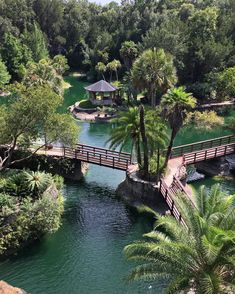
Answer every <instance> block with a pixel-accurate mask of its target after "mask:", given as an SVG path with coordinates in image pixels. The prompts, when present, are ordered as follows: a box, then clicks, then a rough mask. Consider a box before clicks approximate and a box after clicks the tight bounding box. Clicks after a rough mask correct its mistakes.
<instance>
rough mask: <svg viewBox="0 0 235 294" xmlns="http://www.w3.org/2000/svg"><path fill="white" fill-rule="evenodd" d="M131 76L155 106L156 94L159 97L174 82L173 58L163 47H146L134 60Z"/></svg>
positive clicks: (137, 86)
mask: <svg viewBox="0 0 235 294" xmlns="http://www.w3.org/2000/svg"><path fill="white" fill-rule="evenodd" d="M132 77H133V82H134V85H135V86H136V88H137V89H139V90H147V94H148V99H149V102H150V103H151V105H152V106H155V105H156V103H157V100H156V96H157V95H158V97H160V96H161V95H162V94H164V93H166V91H167V90H168V89H169V88H171V87H172V86H174V84H175V83H176V80H177V77H176V71H175V67H174V64H173V58H172V56H171V55H169V54H168V53H165V51H164V50H163V49H158V50H157V49H156V48H154V49H148V50H146V51H144V52H143V53H142V55H140V56H139V57H138V58H137V59H136V60H135V62H134V64H133V68H132Z"/></svg>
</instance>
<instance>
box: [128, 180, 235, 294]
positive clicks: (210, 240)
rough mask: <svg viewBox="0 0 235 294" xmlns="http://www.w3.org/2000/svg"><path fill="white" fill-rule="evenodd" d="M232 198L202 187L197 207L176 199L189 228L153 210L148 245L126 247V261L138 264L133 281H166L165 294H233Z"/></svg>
mask: <svg viewBox="0 0 235 294" xmlns="http://www.w3.org/2000/svg"><path fill="white" fill-rule="evenodd" d="M234 204H235V195H234V196H230V197H229V196H225V195H224V193H222V192H221V190H220V187H219V185H215V186H213V187H212V188H211V190H210V191H208V190H207V189H206V188H205V187H204V186H203V187H201V189H200V192H199V193H198V194H197V196H196V209H195V208H193V207H192V204H191V202H190V200H187V199H185V198H182V197H180V196H179V199H178V205H179V207H180V210H181V213H182V217H183V218H184V220H185V221H186V223H187V227H185V226H182V225H180V224H179V223H178V221H177V220H176V219H174V218H173V217H172V216H161V215H159V214H157V213H156V212H155V211H152V210H151V209H149V208H147V209H146V210H148V211H151V212H152V213H153V214H154V215H155V217H156V219H157V220H156V222H155V224H154V229H153V231H152V232H150V233H148V234H145V235H144V237H145V238H147V239H146V241H138V242H135V243H133V244H130V245H128V246H126V247H125V249H124V252H125V255H126V256H127V258H128V259H129V260H134V261H139V262H140V265H139V266H137V267H136V268H135V269H134V270H133V271H132V273H131V275H130V279H131V280H141V279H142V280H147V281H151V282H156V281H158V280H161V282H162V281H163V280H164V281H165V287H164V288H165V293H198V294H200V293H201V294H219V293H227V294H232V293H235V205H234Z"/></svg>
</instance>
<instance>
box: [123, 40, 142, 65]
mask: <svg viewBox="0 0 235 294" xmlns="http://www.w3.org/2000/svg"><path fill="white" fill-rule="evenodd" d="M120 56H121V57H122V59H123V61H124V64H125V66H126V68H127V69H128V70H129V69H130V68H131V66H132V63H133V61H134V60H135V58H136V57H137V56H138V47H137V44H135V42H133V41H125V42H124V43H122V47H121V49H120Z"/></svg>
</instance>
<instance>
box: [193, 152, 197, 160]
mask: <svg viewBox="0 0 235 294" xmlns="http://www.w3.org/2000/svg"><path fill="white" fill-rule="evenodd" d="M196 159H197V152H195V153H194V159H193V162H196Z"/></svg>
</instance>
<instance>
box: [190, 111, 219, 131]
mask: <svg viewBox="0 0 235 294" xmlns="http://www.w3.org/2000/svg"><path fill="white" fill-rule="evenodd" d="M185 124H193V126H194V127H195V128H197V129H204V130H211V129H212V128H214V127H218V126H222V125H223V124H224V118H223V117H221V116H219V115H217V113H216V112H215V111H204V112H200V111H194V112H189V113H188V115H187V118H186V120H185Z"/></svg>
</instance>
